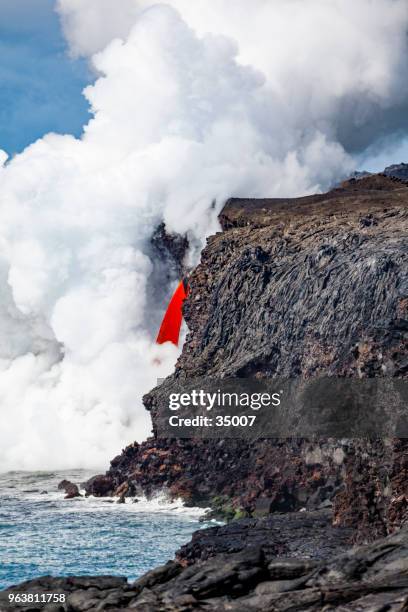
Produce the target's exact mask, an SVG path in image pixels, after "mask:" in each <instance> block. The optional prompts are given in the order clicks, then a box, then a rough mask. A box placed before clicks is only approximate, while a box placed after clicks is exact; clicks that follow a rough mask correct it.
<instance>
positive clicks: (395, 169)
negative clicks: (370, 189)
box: [384, 164, 408, 181]
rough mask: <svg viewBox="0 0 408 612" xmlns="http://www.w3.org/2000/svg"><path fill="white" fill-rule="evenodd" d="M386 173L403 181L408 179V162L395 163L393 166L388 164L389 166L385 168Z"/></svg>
mask: <svg viewBox="0 0 408 612" xmlns="http://www.w3.org/2000/svg"><path fill="white" fill-rule="evenodd" d="M384 174H385V175H386V176H393V177H395V178H398V179H401V180H403V181H408V164H394V165H393V166H388V168H386V169H385V170H384Z"/></svg>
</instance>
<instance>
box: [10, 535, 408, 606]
mask: <svg viewBox="0 0 408 612" xmlns="http://www.w3.org/2000/svg"><path fill="white" fill-rule="evenodd" d="M45 592H48V593H49V592H51V593H64V594H66V596H67V601H66V604H64V605H59V606H55V605H54V606H49V605H43V604H35V603H34V604H28V605H25V604H24V605H21V607H19V608H18V609H20V610H22V611H25V612H28V611H29V610H30V611H32V612H35V611H36V610H48V611H51V610H53V611H54V612H56V611H57V610H58V611H61V612H63V611H70V612H85V611H88V612H97V611H98V610H129V611H130V610H138V611H139V612H190V611H193V610H202V611H204V610H205V611H207V612H227V611H230V612H251V611H252V610H253V611H258V612H260V611H262V612H268V611H270V612H275V611H282V612H289V611H290V612H294V611H297V612H304V611H307V610H309V611H311V612H318V611H322V610H324V611H325V612H331V611H334V610H337V611H343V612H352V611H356V612H357V611H359V612H369V611H370V612H386V611H387V612H397V611H400V612H402V610H406V609H407V608H408V530H407V529H405V528H403V529H402V530H401V531H400V532H399V533H397V534H394V535H392V536H388V537H387V538H385V539H382V540H379V541H377V542H375V543H374V544H370V545H366V546H362V547H359V548H354V549H352V550H349V551H348V552H346V553H343V554H340V555H336V556H334V557H333V558H331V559H330V560H325V561H320V562H316V561H314V560H312V561H311V560H310V559H293V558H292V559H291V558H281V559H270V557H269V556H268V555H267V554H265V551H264V548H263V546H262V544H261V545H258V546H254V547H252V548H251V547H250V548H246V549H245V550H243V551H241V552H236V553H230V554H216V555H215V556H213V557H211V558H209V559H207V560H205V561H199V562H197V563H195V564H194V565H190V566H189V567H186V568H183V567H182V566H181V565H180V564H179V563H176V562H172V561H170V562H168V563H167V564H166V565H164V566H162V567H160V568H157V569H155V570H152V571H151V572H148V573H147V574H145V575H144V576H142V577H141V578H140V579H139V580H136V582H134V583H133V584H129V583H127V582H126V580H125V579H123V578H109V577H100V578H50V577H46V578H40V579H38V580H32V581H29V582H25V583H23V584H22V585H19V586H15V587H12V588H10V589H7V590H6V591H3V592H2V593H0V611H1V612H3V611H4V612H5V611H6V610H10V609H11V610H16V609H17V608H16V607H13V606H11V607H10V606H9V604H8V595H9V594H12V593H38V594H41V593H45Z"/></svg>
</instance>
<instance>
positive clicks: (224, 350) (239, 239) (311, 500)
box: [107, 175, 408, 540]
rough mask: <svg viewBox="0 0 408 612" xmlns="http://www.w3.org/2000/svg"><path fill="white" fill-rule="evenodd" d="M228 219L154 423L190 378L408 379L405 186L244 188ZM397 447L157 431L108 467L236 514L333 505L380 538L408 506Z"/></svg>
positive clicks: (151, 401) (339, 517) (190, 305)
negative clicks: (253, 192)
mask: <svg viewBox="0 0 408 612" xmlns="http://www.w3.org/2000/svg"><path fill="white" fill-rule="evenodd" d="M220 221H221V224H222V227H223V232H220V233H218V234H217V235H215V236H213V237H211V238H210V239H209V240H208V245H207V247H206V248H205V249H204V251H203V253H202V257H201V263H200V265H199V266H198V267H197V268H196V269H195V270H194V272H193V273H192V275H191V277H190V279H189V282H190V289H191V291H190V294H189V298H188V300H187V301H186V303H185V306H184V314H185V319H186V321H187V324H188V327H189V330H190V333H189V334H188V336H187V340H186V342H185V345H184V347H183V352H182V355H181V357H180V359H179V361H178V363H177V367H176V372H175V374H174V375H173V376H171V377H170V378H169V379H167V380H166V383H165V385H162V386H161V387H158V388H156V389H155V390H154V391H152V392H151V393H150V394H149V395H148V396H146V398H145V404H146V406H147V408H148V410H150V411H151V415H152V421H153V428H154V431H155V432H157V421H158V418H159V413H160V407H161V406H163V405H164V403H163V402H164V401H165V400H167V397H168V396H167V392H168V391H169V389H170V388H172V387H174V389H176V388H178V387H182V386H183V380H184V379H185V378H188V377H192V378H194V377H197V376H206V377H211V376H215V377H219V376H227V377H256V378H262V377H277V376H282V377H303V378H313V377H321V376H340V377H356V378H372V377H400V378H401V377H402V378H407V376H408V366H407V363H408V361H407V359H408V346H407V339H408V274H407V270H408V265H407V256H408V253H407V250H408V247H407V244H408V242H407V235H408V186H407V184H405V183H403V182H401V181H400V180H398V179H394V178H389V177H387V176H385V175H373V176H368V177H365V178H362V179H361V180H358V181H356V180H351V181H348V182H345V183H343V184H342V186H341V187H339V188H336V189H334V190H332V191H330V192H329V193H327V194H319V195H315V196H307V197H304V198H295V199H284V198H283V199H273V200H268V199H265V200H249V199H232V200H230V201H228V202H227V204H226V206H225V207H224V209H223V211H222V212H221V215H220ZM164 387H165V390H166V393H164V391H163V389H164ZM398 449H399V442H397V441H395V440H394V441H393V440H388V441H387V440H386V441H377V442H366V441H361V442H355V441H354V440H338V441H336V440H330V439H327V440H326V439H322V438H319V439H295V440H291V439H287V440H284V439H281V440H272V439H267V440H264V439H259V440H249V441H248V440H246V441H244V440H232V439H230V440H181V439H180V440H173V439H172V440H166V439H160V438H157V437H153V438H151V439H149V440H147V441H146V442H144V443H143V444H140V445H139V444H133V445H130V446H129V447H127V448H126V449H125V450H124V451H123V453H122V454H121V455H120V456H119V457H117V458H115V460H114V461H113V462H112V465H111V469H110V470H109V472H108V474H107V478H108V479H111V481H112V490H116V489H117V488H118V487H120V486H121V485H122V484H123V483H127V484H128V486H129V492H128V495H135V494H138V492H139V490H140V489H142V491H143V492H144V493H146V494H148V495H149V494H152V493H154V492H155V491H158V490H166V491H168V493H169V495H170V496H173V497H182V498H184V500H185V501H186V502H187V503H188V504H195V505H203V506H208V505H210V506H212V507H217V508H218V509H221V510H222V512H223V513H224V515H225V516H229V517H231V516H234V513H237V514H238V515H242V514H248V513H250V514H251V513H254V512H256V508H257V506H258V508H260V506H262V507H263V509H262V514H264V513H265V512H268V511H270V512H277V511H278V512H279V511H281V512H282V511H285V512H289V511H297V510H300V509H301V508H303V507H307V508H308V509H312V508H318V507H321V505H322V504H323V505H325V504H328V503H329V502H331V503H333V504H334V511H335V520H336V522H337V524H346V525H350V526H354V527H356V528H357V529H358V530H359V532H360V535H361V538H360V539H363V540H368V539H370V538H373V537H377V536H379V535H385V534H386V533H388V532H390V531H392V529H395V528H396V527H398V525H400V524H402V523H403V521H404V520H405V516H406V514H407V511H406V501H405V498H404V495H405V493H404V487H403V482H404V474H405V467H404V465H405V464H404V461H403V458H402V456H401V452H402V451H400V450H398ZM404 452H405V451H404ZM399 474H400V475H401V478H400V477H399ZM405 482H406V481H405ZM265 500H266V501H265ZM396 500H398V501H396Z"/></svg>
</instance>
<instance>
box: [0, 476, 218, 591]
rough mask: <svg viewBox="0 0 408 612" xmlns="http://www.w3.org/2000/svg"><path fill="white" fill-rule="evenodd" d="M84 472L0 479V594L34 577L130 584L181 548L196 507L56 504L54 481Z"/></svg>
mask: <svg viewBox="0 0 408 612" xmlns="http://www.w3.org/2000/svg"><path fill="white" fill-rule="evenodd" d="M92 475H93V474H92V473H88V472H86V471H82V470H78V471H72V472H47V473H46V472H36V473H28V472H9V473H6V474H0V589H3V588H5V587H7V586H10V585H12V584H18V583H19V582H22V581H23V580H28V579H30V578H35V577H38V576H44V575H52V576H67V575H102V574H104V575H106V574H109V575H115V576H127V577H128V578H129V579H135V578H137V577H139V576H141V575H142V574H143V573H144V572H146V571H148V570H149V569H152V568H153V567H156V566H157V565H160V564H163V563H165V562H166V561H167V560H169V559H172V558H173V557H174V553H175V551H176V550H177V548H179V547H180V546H181V545H182V544H185V543H186V542H187V541H188V540H189V539H190V536H191V534H192V532H193V531H195V530H197V529H200V528H202V527H204V526H206V525H205V524H204V523H200V522H199V517H200V516H201V515H202V513H203V510H202V509H198V508H197V509H194V508H188V509H187V508H184V507H183V505H182V503H181V502H175V503H169V502H168V501H166V500H165V499H163V498H157V499H154V500H149V501H148V500H146V499H143V498H141V499H140V501H139V502H138V503H134V502H133V500H131V499H129V500H127V502H126V504H117V503H116V501H113V502H112V500H111V499H97V498H93V497H89V498H85V497H82V498H77V499H73V500H64V493H63V492H62V491H58V483H59V482H60V481H61V480H63V479H64V478H66V479H67V480H71V481H72V482H75V483H77V484H80V483H82V482H84V481H85V480H87V479H88V478H89V477H90V476H92ZM207 526H208V525H207Z"/></svg>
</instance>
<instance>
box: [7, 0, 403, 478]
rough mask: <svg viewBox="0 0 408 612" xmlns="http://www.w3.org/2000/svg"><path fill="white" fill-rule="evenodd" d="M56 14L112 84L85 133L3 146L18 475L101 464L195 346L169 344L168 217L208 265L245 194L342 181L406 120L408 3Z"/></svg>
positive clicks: (330, 0) (139, 5) (77, 48)
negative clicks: (154, 244) (211, 246)
mask: <svg viewBox="0 0 408 612" xmlns="http://www.w3.org/2000/svg"><path fill="white" fill-rule="evenodd" d="M58 11H59V13H60V16H61V20H62V24H63V28H64V32H65V35H66V38H67V40H68V42H69V45H70V50H71V53H72V55H74V56H78V55H84V56H86V57H88V58H89V61H90V63H91V65H92V67H93V69H94V71H95V74H96V75H97V78H96V82H95V84H94V85H92V86H90V87H88V88H87V89H86V90H85V91H84V95H85V96H86V98H87V99H88V101H89V103H90V105H91V111H92V115H91V117H90V121H89V123H88V125H86V126H85V128H84V134H83V136H82V138H81V139H80V140H77V139H75V138H73V137H72V136H69V135H56V134H48V135H45V136H44V138H42V139H41V140H39V141H37V142H36V143H33V144H32V145H31V146H30V147H28V148H27V149H26V150H25V151H24V152H23V153H21V154H20V155H18V156H16V157H15V158H13V159H12V160H9V161H6V155H5V154H2V155H1V160H0V161H1V167H0V325H1V328H0V469H1V470H6V469H29V470H33V469H41V468H45V469H49V468H53V469H64V468H68V467H73V466H75V467H82V468H97V467H100V466H104V465H105V464H106V462H107V460H108V459H109V458H110V457H111V456H113V455H115V454H117V453H118V452H119V451H120V449H121V448H122V447H123V446H124V445H125V444H126V443H128V442H131V441H133V440H134V439H138V440H141V439H143V438H144V437H145V436H146V435H148V433H149V431H150V422H149V416H148V414H147V413H146V412H145V411H144V409H143V406H142V402H141V398H142V395H143V393H145V392H146V391H147V390H148V389H149V388H151V387H152V386H154V384H155V381H156V379H157V378H159V377H163V376H165V375H167V374H169V373H170V372H171V370H172V367H173V364H174V362H175V359H176V357H177V350H176V349H174V348H173V347H171V346H163V347H157V346H155V344H154V337H155V331H156V326H157V321H158V319H159V314H160V310H161V309H162V308H164V306H165V304H164V296H165V294H169V293H170V291H171V287H170V286H169V287H167V288H166V291H165V292H164V293H163V292H160V291H159V285H161V284H162V279H159V278H158V276H157V270H156V267H155V261H154V256H153V255H152V251H151V247H150V237H151V235H152V232H153V231H154V229H155V227H156V226H157V225H158V224H159V223H160V222H161V221H162V220H164V222H165V223H166V225H167V228H168V229H169V230H170V231H176V232H180V233H187V234H188V236H189V239H190V242H191V244H192V245H193V247H194V253H193V255H191V257H192V258H193V259H194V257H195V258H196V257H197V253H198V252H199V250H200V248H201V246H202V245H203V243H204V241H205V238H206V236H207V235H208V234H210V233H212V232H213V231H215V230H216V229H217V220H216V215H217V212H218V211H219V209H220V207H221V206H222V204H223V202H224V201H225V199H226V198H227V197H229V196H238V195H241V196H242V195H245V196H253V197H256V196H264V197H265V196H272V197H273V196H283V195H284V196H295V195H300V194H306V193H310V192H314V191H317V190H321V189H325V188H328V187H329V186H330V185H331V184H332V183H333V182H334V181H336V180H338V179H339V178H341V177H343V176H345V175H347V174H348V173H349V172H350V171H351V170H353V169H354V168H355V166H356V161H355V158H356V157H358V156H359V155H364V151H367V150H370V151H373V149H375V148H376V147H378V143H379V142H382V143H384V142H389V141H390V140H392V139H394V141H395V139H397V140H399V142H400V141H401V139H402V138H403V135H404V134H405V131H404V130H406V127H407V126H406V125H405V123H404V122H405V121H406V117H407V116H408V114H407V104H408V96H407V88H408V71H407V57H408V55H407V51H408V49H407V46H408V45H407V25H408V6H407V4H406V2H405V0H359V2H358V3H356V2H355V1H354V0H353V1H352V0H309V1H308V2H304V0H253V1H252V2H247V0H242V1H241V0H217V1H215V0H213V1H211V0H210V1H209V0H195V2H191V1H190V0H171V1H169V2H168V3H165V4H155V3H153V2H138V1H137V0H121V2H120V3H119V2H117V0H87V1H86V2H83V1H81V0H59V2H58ZM0 146H1V142H0ZM214 201H215V202H216V207H215V210H213V209H212V208H211V203H212V202H214Z"/></svg>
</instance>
